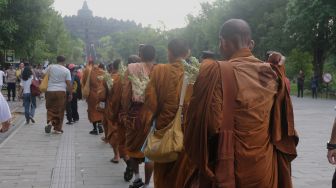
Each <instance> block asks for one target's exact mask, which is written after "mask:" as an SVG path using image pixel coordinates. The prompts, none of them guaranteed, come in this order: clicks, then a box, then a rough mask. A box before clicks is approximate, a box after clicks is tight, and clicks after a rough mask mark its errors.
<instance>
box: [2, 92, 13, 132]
mask: <svg viewBox="0 0 336 188" xmlns="http://www.w3.org/2000/svg"><path fill="white" fill-rule="evenodd" d="M11 118H12V115H11V112H10V109H9V106H8V103H7V101H6V99H5V98H4V97H3V95H2V93H1V92H0V123H1V124H2V127H1V128H0V132H6V131H8V129H9V126H10V119H11Z"/></svg>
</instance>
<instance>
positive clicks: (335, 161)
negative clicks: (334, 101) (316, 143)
mask: <svg viewBox="0 0 336 188" xmlns="http://www.w3.org/2000/svg"><path fill="white" fill-rule="evenodd" d="M335 109H336V107H335ZM327 149H328V154H327V158H328V161H329V163H330V164H332V165H336V118H335V120H334V126H333V128H332V133H331V136H330V141H329V142H328V143H327ZM332 188H336V171H335V173H334V176H333V179H332Z"/></svg>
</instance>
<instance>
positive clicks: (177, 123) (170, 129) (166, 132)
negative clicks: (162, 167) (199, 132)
mask: <svg viewBox="0 0 336 188" xmlns="http://www.w3.org/2000/svg"><path fill="white" fill-rule="evenodd" d="M187 85H188V78H187V77H186V76H185V77H184V79H183V84H182V89H181V95H180V103H179V108H178V110H177V113H176V115H175V118H174V119H173V121H172V122H170V123H169V125H168V126H167V127H165V128H163V129H160V130H156V129H155V128H154V129H153V130H152V131H151V132H150V133H149V135H148V138H147V145H146V146H145V150H144V154H145V156H146V157H147V158H148V159H150V160H151V161H154V162H156V163H169V162H173V161H176V160H177V157H178V155H179V153H180V152H181V151H182V148H183V132H182V127H181V126H182V125H181V113H182V107H183V102H184V98H185V93H186V89H187Z"/></svg>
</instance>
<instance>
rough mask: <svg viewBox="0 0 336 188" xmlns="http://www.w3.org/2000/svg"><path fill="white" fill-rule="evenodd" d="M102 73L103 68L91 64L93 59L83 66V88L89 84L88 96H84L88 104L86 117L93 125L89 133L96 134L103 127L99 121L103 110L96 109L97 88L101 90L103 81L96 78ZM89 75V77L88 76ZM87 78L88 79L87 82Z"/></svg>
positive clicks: (100, 131) (97, 100)
mask: <svg viewBox="0 0 336 188" xmlns="http://www.w3.org/2000/svg"><path fill="white" fill-rule="evenodd" d="M103 74H104V70H103V69H102V67H99V66H98V65H95V64H93V61H90V62H89V65H88V66H87V67H86V68H85V70H84V72H83V78H82V84H83V87H82V88H83V89H84V88H85V84H89V85H90V93H89V96H88V97H87V98H86V102H87V104H88V110H87V112H88V118H89V121H90V123H92V125H93V130H92V131H90V134H93V135H98V134H99V133H103V132H104V131H103V128H102V126H101V122H102V120H103V115H104V113H103V111H100V110H98V109H99V103H100V100H99V98H100V97H99V96H98V93H101V92H98V91H99V90H103V89H104V88H103V87H104V86H103V81H102V80H100V79H98V77H99V76H102V75H103ZM89 76H90V77H89ZM87 79H89V81H88V82H87Z"/></svg>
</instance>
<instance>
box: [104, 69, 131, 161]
mask: <svg viewBox="0 0 336 188" xmlns="http://www.w3.org/2000/svg"><path fill="white" fill-rule="evenodd" d="M111 78H112V79H113V86H112V88H111V89H108V86H107V84H106V83H104V91H103V92H104V93H105V96H106V97H105V99H103V101H105V104H106V105H105V110H104V119H103V126H104V131H105V141H106V142H108V143H109V144H111V146H112V147H118V148H119V151H120V155H121V157H123V156H124V155H125V151H124V144H125V130H124V127H123V126H121V124H120V122H119V113H120V111H121V94H122V82H121V77H120V75H119V74H118V73H117V72H114V73H112V74H111ZM100 96H104V94H100Z"/></svg>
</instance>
